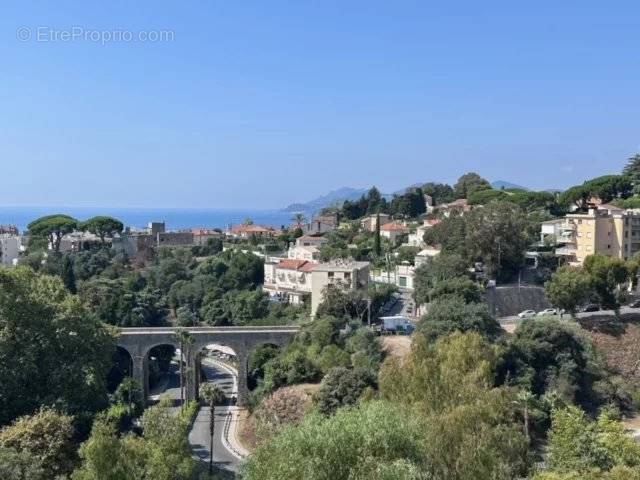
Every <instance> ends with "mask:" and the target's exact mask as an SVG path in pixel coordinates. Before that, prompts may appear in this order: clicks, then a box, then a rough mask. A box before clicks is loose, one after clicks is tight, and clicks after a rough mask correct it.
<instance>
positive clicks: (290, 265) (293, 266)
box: [276, 258, 313, 271]
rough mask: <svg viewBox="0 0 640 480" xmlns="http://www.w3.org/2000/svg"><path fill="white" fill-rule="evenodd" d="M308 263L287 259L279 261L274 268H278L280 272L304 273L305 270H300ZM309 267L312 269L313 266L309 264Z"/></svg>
mask: <svg viewBox="0 0 640 480" xmlns="http://www.w3.org/2000/svg"><path fill="white" fill-rule="evenodd" d="M308 263H309V262H308V261H307V260H295V259H292V258H287V259H284V260H280V263H278V264H277V265H276V268H279V269H282V270H300V271H306V270H302V268H303V267H304V266H305V265H306V264H308ZM311 266H312V267H313V264H311Z"/></svg>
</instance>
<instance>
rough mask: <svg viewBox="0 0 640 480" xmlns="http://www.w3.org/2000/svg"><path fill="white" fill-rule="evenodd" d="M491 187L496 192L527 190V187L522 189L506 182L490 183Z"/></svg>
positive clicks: (520, 186)
mask: <svg viewBox="0 0 640 480" xmlns="http://www.w3.org/2000/svg"><path fill="white" fill-rule="evenodd" d="M491 186H492V187H493V188H495V189H496V190H512V189H518V190H529V189H528V188H527V187H523V186H522V185H516V184H515V183H511V182H507V181H505V180H496V181H495V182H491Z"/></svg>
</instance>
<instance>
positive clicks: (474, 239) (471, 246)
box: [465, 201, 530, 278]
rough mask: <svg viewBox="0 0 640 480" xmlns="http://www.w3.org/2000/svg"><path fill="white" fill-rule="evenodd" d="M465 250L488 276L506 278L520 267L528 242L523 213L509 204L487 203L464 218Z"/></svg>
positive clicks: (526, 221)
mask: <svg viewBox="0 0 640 480" xmlns="http://www.w3.org/2000/svg"><path fill="white" fill-rule="evenodd" d="M465 221H466V233H467V235H466V239H465V240H466V249H467V255H468V256H469V258H470V259H472V260H476V261H482V262H484V264H485V268H486V269H487V271H488V273H489V274H490V275H495V276H496V277H498V278H509V277H510V276H511V275H513V274H514V273H516V272H517V271H518V270H519V269H520V268H521V267H522V265H523V264H524V259H525V252H526V249H527V247H528V245H529V241H530V239H529V238H528V235H527V226H528V220H527V216H526V215H525V213H524V212H523V211H522V210H521V209H520V208H519V207H518V206H517V205H514V204H513V203H509V202H498V201H495V202H490V203H488V204H487V205H485V206H484V207H483V208H478V209H475V210H473V211H472V212H471V213H469V214H468V215H465Z"/></svg>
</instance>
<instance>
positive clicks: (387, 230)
mask: <svg viewBox="0 0 640 480" xmlns="http://www.w3.org/2000/svg"><path fill="white" fill-rule="evenodd" d="M408 233H409V228H408V227H407V226H406V225H403V224H401V223H399V222H389V223H385V224H384V225H382V226H381V227H380V236H382V237H384V238H388V239H389V241H391V242H392V243H395V242H396V240H397V239H398V238H400V237H402V236H403V235H407V234H408Z"/></svg>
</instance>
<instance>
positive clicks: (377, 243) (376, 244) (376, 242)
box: [373, 213, 382, 257]
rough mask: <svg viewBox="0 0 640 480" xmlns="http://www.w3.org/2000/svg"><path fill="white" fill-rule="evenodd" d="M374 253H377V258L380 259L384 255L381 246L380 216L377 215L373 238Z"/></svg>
mask: <svg viewBox="0 0 640 480" xmlns="http://www.w3.org/2000/svg"><path fill="white" fill-rule="evenodd" d="M373 242H374V243H373V253H375V255H376V257H380V254H381V253H382V248H381V245H380V214H379V213H376V232H375V236H374V237H373Z"/></svg>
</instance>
